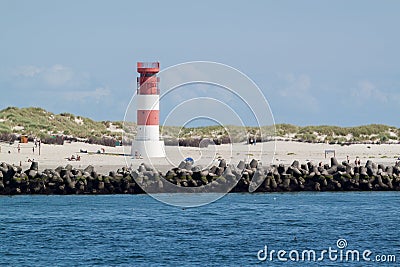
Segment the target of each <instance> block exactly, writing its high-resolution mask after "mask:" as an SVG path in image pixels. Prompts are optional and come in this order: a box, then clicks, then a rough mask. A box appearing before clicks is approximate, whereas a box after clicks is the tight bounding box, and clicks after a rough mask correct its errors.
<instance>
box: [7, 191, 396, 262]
mask: <svg viewBox="0 0 400 267" xmlns="http://www.w3.org/2000/svg"><path fill="white" fill-rule="evenodd" d="M178 197H182V196H178ZM0 236H1V243H0V266H96V265H97V266H99V265H102V266H103V265H106V266H253V265H257V266H275V265H278V266H400V192H362V193H285V194H229V195H227V196H225V197H224V198H222V199H220V200H218V201H217V202H214V203H212V204H210V205H206V206H203V207H199V208H189V209H182V208H177V207H171V206H168V205H165V204H163V203H160V202H158V201H156V200H154V199H152V198H151V197H149V196H147V195H107V196H16V197H0ZM338 239H345V240H346V242H347V247H346V248H344V249H342V251H344V252H346V250H359V251H360V252H361V253H362V252H363V251H364V250H366V249H369V250H371V251H372V253H373V254H372V255H371V256H370V258H371V259H372V260H374V259H375V258H374V257H375V256H376V255H383V256H386V255H395V256H396V262H390V263H388V262H386V263H378V262H376V261H375V262H372V261H371V262H365V261H361V262H355V261H350V262H344V261H342V262H340V261H339V260H336V261H331V260H329V258H328V255H326V256H325V258H324V261H323V262H312V261H306V262H294V261H291V260H290V259H289V260H288V261H287V262H280V261H279V260H278V259H277V256H276V254H274V255H273V260H272V261H271V260H270V259H269V258H268V259H266V260H265V261H260V260H259V259H258V258H257V253H258V251H259V250H262V249H264V248H265V245H267V248H268V253H270V251H271V250H276V251H278V250H285V251H287V252H288V253H289V251H291V250H297V251H299V252H300V253H301V252H302V251H303V250H310V249H312V250H315V251H316V252H317V253H320V252H321V251H322V250H328V248H329V247H331V248H332V249H336V250H338V247H337V243H336V242H337V240H338ZM339 252H340V250H338V253H339ZM260 255H261V256H263V254H260ZM319 255H320V254H317V257H319ZM285 257H286V258H288V257H289V256H288V254H286V256H285Z"/></svg>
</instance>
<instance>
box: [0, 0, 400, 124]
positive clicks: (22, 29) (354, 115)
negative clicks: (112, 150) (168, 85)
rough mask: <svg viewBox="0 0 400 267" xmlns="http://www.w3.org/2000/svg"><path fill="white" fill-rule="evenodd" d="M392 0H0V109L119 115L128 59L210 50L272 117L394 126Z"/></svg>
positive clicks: (398, 83)
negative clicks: (252, 87)
mask: <svg viewBox="0 0 400 267" xmlns="http://www.w3.org/2000/svg"><path fill="white" fill-rule="evenodd" d="M399 13H400V2H399V1H320V0H315V1H251V2H248V1H151V4H150V2H149V1H40V0H38V1H0V32H1V41H0V91H1V97H0V108H1V109H2V108H5V107H7V106H18V107H26V106H40V107H43V108H45V109H48V110H49V111H52V112H55V113H60V112H71V113H75V114H79V115H83V116H88V117H91V118H93V119H96V120H122V119H123V117H124V113H125V109H126V107H127V105H128V103H129V100H130V98H131V97H132V94H133V91H134V89H135V86H136V85H135V79H136V70H135V67H136V62H137V61H153V60H158V61H160V62H161V66H162V67H164V68H165V67H169V66H172V65H175V64H179V63H182V62H186V61H194V60H209V61H215V62H221V63H224V64H227V65H230V66H232V67H234V68H236V69H238V70H240V71H242V72H244V73H245V74H247V75H248V76H249V77H250V78H251V79H253V80H254V81H255V82H256V84H257V85H258V86H259V87H260V89H261V90H262V92H263V93H264V95H265V97H266V98H267V100H268V101H269V104H270V106H271V109H272V112H273V114H274V118H275V121H276V122H278V123H292V124H297V125H320V124H332V125H341V126H353V125H361V124H369V123H384V124H390V125H394V126H398V127H400V122H399V119H398V115H399V114H400V113H399V106H400V105H399V103H400V53H399V47H400V34H399V25H400V16H399V15H398V14H399Z"/></svg>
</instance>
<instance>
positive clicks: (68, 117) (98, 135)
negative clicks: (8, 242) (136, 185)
mask: <svg viewBox="0 0 400 267" xmlns="http://www.w3.org/2000/svg"><path fill="white" fill-rule="evenodd" d="M121 129H123V130H124V131H125V132H129V134H126V135H125V138H124V139H126V140H125V141H126V142H130V141H129V140H130V139H132V138H134V136H135V133H136V124H135V123H126V122H122V121H115V122H111V121H101V122H97V121H93V120H91V119H89V118H85V117H81V116H77V115H74V114H71V113H61V114H54V113H51V112H48V111H46V110H44V109H42V108H36V107H31V108H16V107H9V108H6V109H3V110H1V111H0V134H11V133H14V134H23V135H29V136H35V137H39V138H47V137H49V136H51V135H64V136H70V137H74V138H82V139H91V140H99V139H102V138H105V137H112V138H115V139H118V140H121V139H122V133H121ZM160 132H161V135H162V136H163V137H164V138H165V139H166V140H178V139H179V140H185V139H186V140H190V139H197V140H198V139H199V140H201V139H204V138H209V139H213V140H224V142H227V141H228V142H229V140H230V141H232V142H245V141H246V140H247V138H249V137H251V138H255V140H257V142H259V141H265V140H270V139H271V138H274V137H277V138H279V139H284V140H294V141H301V142H328V143H331V144H334V143H338V144H345V143H359V142H381V143H387V142H396V143H397V142H399V141H400V129H398V128H396V127H393V126H387V125H382V124H370V125H363V126H356V127H339V126H329V125H320V126H296V125H291V124H276V125H275V126H263V127H247V126H246V127H244V126H232V125H228V126H205V127H190V128H189V127H188V128H186V127H178V126H161V127H160Z"/></svg>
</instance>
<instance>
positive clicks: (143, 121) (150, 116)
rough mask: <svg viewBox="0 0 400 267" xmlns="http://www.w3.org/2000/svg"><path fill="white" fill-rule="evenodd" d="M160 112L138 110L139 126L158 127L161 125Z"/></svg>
mask: <svg viewBox="0 0 400 267" xmlns="http://www.w3.org/2000/svg"><path fill="white" fill-rule="evenodd" d="M159 121H160V120H159V111H158V110H138V111H137V124H138V125H158V124H159Z"/></svg>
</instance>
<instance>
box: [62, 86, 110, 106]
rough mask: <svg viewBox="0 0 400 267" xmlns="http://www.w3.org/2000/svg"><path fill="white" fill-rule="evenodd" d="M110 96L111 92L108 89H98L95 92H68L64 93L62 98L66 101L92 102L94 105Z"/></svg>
mask: <svg viewBox="0 0 400 267" xmlns="http://www.w3.org/2000/svg"><path fill="white" fill-rule="evenodd" d="M110 95H111V90H110V89H108V88H103V87H98V88H96V89H95V90H88V91H68V92H65V93H64V97H65V99H67V100H73V101H80V102H86V101H88V100H94V101H95V102H96V103H99V101H100V100H101V99H102V98H104V97H107V96H110Z"/></svg>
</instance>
